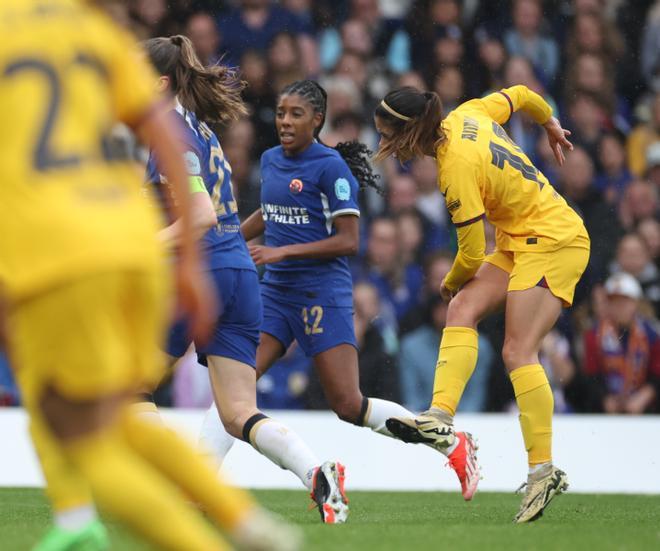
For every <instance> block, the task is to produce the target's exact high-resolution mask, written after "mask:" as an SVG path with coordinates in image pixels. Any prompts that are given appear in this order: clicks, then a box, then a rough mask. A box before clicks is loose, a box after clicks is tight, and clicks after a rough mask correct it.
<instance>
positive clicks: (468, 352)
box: [431, 327, 479, 415]
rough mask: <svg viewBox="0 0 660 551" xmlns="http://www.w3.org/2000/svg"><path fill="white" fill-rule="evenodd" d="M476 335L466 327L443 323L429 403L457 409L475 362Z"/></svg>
mask: <svg viewBox="0 0 660 551" xmlns="http://www.w3.org/2000/svg"><path fill="white" fill-rule="evenodd" d="M478 338H479V335H478V334H477V332H476V331H475V330H474V329H470V328H469V327H445V330H444V331H443V332H442V341H441V342H440V352H439V353H438V364H437V366H436V368H435V380H434V382H433V401H432V402H431V407H434V408H439V409H442V410H444V411H446V412H448V413H449V414H451V415H454V414H455V413H456V408H457V406H458V402H459V401H460V399H461V396H462V395H463V390H465V385H466V384H467V382H468V381H469V380H470V377H471V376H472V372H473V371H474V368H475V366H476V365H477V351H478Z"/></svg>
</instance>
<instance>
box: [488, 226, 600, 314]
mask: <svg viewBox="0 0 660 551" xmlns="http://www.w3.org/2000/svg"><path fill="white" fill-rule="evenodd" d="M485 262H488V263H489V264H492V265H493V266H497V267H498V268H501V269H502V270H504V271H505V272H507V273H508V274H509V287H508V289H507V290H509V291H524V290H526V289H531V288H532V287H536V286H542V287H547V288H548V289H549V290H550V292H551V293H552V294H553V295H555V296H556V297H557V298H559V299H560V300H561V301H562V303H563V304H564V307H565V308H568V307H569V306H570V305H571V304H573V294H574V293H575V286H576V285H577V284H578V281H580V278H581V277H582V274H583V273H584V270H585V268H586V267H587V263H588V262H589V238H588V237H587V236H586V234H584V235H583V234H580V235H578V236H577V237H576V238H575V240H574V241H573V242H572V243H571V244H570V245H567V246H565V247H562V248H561V249H557V250H556V251H546V252H512V251H495V252H494V253H492V254H490V255H488V256H487V257H486V259H485Z"/></svg>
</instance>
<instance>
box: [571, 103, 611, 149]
mask: <svg viewBox="0 0 660 551" xmlns="http://www.w3.org/2000/svg"><path fill="white" fill-rule="evenodd" d="M568 115H569V117H570V120H571V122H572V132H573V134H572V136H571V141H572V142H573V143H574V144H576V145H580V146H582V147H583V148H584V149H585V150H586V152H587V153H588V155H589V157H590V158H591V160H592V161H594V162H595V161H596V160H597V159H598V143H599V141H600V138H601V136H602V135H603V126H604V123H605V120H606V112H605V110H604V109H603V106H602V105H601V104H600V103H599V100H598V97H597V96H596V95H594V94H592V93H589V92H584V91H578V92H576V93H575V94H574V96H573V97H572V98H571V99H570V101H569V103H568Z"/></svg>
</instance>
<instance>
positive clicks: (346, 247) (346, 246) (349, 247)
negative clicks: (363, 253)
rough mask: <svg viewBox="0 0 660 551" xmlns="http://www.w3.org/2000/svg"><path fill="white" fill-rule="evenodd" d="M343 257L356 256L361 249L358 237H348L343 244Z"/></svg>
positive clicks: (345, 237)
mask: <svg viewBox="0 0 660 551" xmlns="http://www.w3.org/2000/svg"><path fill="white" fill-rule="evenodd" d="M342 249H343V250H342V256H355V255H356V254H358V251H359V249H360V240H359V239H358V237H357V236H353V235H346V236H344V240H343V242H342Z"/></svg>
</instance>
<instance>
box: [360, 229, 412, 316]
mask: <svg viewBox="0 0 660 551" xmlns="http://www.w3.org/2000/svg"><path fill="white" fill-rule="evenodd" d="M400 253H401V251H400V245H399V240H398V238H397V225H396V222H395V220H394V219H392V218H389V217H379V218H376V219H375V220H374V221H373V222H372V223H371V227H370V228H369V238H368V241H367V258H366V262H365V263H364V264H363V265H362V266H361V267H359V268H358V270H357V274H356V277H355V278H354V279H355V280H356V281H361V280H366V281H368V282H369V283H371V284H372V285H374V287H376V289H377V290H378V295H379V296H380V300H381V303H382V305H383V316H385V317H390V316H391V317H392V319H393V320H399V319H401V318H403V316H405V315H406V314H407V313H408V312H409V311H410V309H412V308H414V307H416V306H417V305H418V304H419V302H418V301H419V296H420V292H421V289H422V269H421V268H420V267H419V266H418V265H417V264H403V263H401V262H400Z"/></svg>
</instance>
